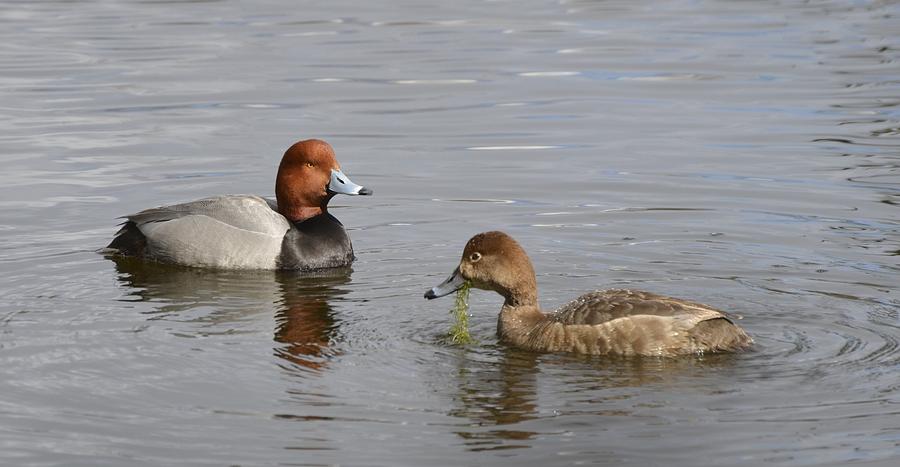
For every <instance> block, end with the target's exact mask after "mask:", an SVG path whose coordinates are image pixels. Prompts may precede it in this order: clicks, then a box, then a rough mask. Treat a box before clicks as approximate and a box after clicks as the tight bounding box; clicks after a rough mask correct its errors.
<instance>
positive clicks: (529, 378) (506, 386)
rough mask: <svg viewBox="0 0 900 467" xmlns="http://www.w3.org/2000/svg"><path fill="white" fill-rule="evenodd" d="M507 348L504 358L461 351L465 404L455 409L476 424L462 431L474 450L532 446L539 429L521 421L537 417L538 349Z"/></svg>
mask: <svg viewBox="0 0 900 467" xmlns="http://www.w3.org/2000/svg"><path fill="white" fill-rule="evenodd" d="M502 350H503V352H502V353H501V354H500V356H499V361H484V360H483V359H481V358H472V355H468V354H467V353H464V354H461V355H460V357H461V358H460V359H459V362H458V369H457V379H458V384H459V393H458V397H457V402H458V403H459V405H458V407H456V408H454V409H452V410H451V411H450V415H451V416H454V417H459V418H463V419H466V420H468V421H469V422H470V423H469V424H470V425H471V428H469V429H465V430H460V431H457V432H456V434H457V435H459V437H461V438H462V439H463V440H465V441H464V442H465V444H466V445H467V446H468V447H469V449H470V450H472V451H487V450H495V449H515V448H527V447H529V444H528V443H527V441H528V440H530V439H531V438H532V437H534V436H535V435H537V433H535V432H532V431H528V430H523V429H516V425H518V424H520V423H522V422H527V421H528V420H531V419H533V418H536V417H537V415H536V412H537V401H536V399H537V390H536V387H535V385H536V379H537V376H536V375H537V373H538V369H537V358H538V354H535V353H531V352H526V351H522V350H517V349H512V348H508V349H502Z"/></svg>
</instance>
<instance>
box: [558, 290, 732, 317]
mask: <svg viewBox="0 0 900 467" xmlns="http://www.w3.org/2000/svg"><path fill="white" fill-rule="evenodd" d="M638 315H650V316H660V317H681V316H687V315H691V316H695V317H702V318H703V319H713V318H726V319H727V318H728V316H727V315H726V314H725V313H724V312H722V311H719V310H716V309H715V308H712V307H710V306H708V305H704V304H702V303H697V302H691V301H687V300H681V299H678V298H672V297H666V296H664V295H658V294H655V293H650V292H642V291H640V290H628V289H611V290H598V291H595V292H589V293H586V294H584V295H582V296H580V297H578V298H576V299H575V300H572V301H571V302H569V303H566V304H565V305H563V306H561V307H560V308H559V309H557V310H556V311H555V312H554V313H553V314H552V317H553V320H554V321H556V322H559V323H562V324H566V325H579V324H586V325H597V324H602V323H606V322H609V321H612V320H615V319H619V318H627V317H631V316H638Z"/></svg>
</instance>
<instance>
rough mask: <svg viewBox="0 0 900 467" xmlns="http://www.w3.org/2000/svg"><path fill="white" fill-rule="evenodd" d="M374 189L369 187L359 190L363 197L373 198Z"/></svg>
mask: <svg viewBox="0 0 900 467" xmlns="http://www.w3.org/2000/svg"><path fill="white" fill-rule="evenodd" d="M372 193H373V191H372V189H371V188H368V187H362V188H360V189H359V194H360V195H362V196H372Z"/></svg>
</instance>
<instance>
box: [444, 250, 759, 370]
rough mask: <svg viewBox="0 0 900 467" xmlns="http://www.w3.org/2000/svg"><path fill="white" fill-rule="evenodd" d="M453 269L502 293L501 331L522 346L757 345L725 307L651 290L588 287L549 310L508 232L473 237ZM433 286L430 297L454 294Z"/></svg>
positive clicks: (691, 348)
mask: <svg viewBox="0 0 900 467" xmlns="http://www.w3.org/2000/svg"><path fill="white" fill-rule="evenodd" d="M454 274H459V276H461V279H465V280H469V281H471V282H472V286H474V287H477V288H480V289H486V290H494V291H496V292H497V293H499V294H500V295H502V296H503V297H504V299H505V301H504V303H503V307H502V308H501V310H500V317H499V319H498V321H497V334H498V335H499V337H500V339H501V340H502V341H503V342H506V343H508V344H511V345H514V346H516V347H521V348H524V349H529V350H534V351H540V352H560V351H562V352H576V353H585V354H595V355H625V356H629V355H645V356H676V355H685V354H698V353H704V352H730V351H738V350H743V349H746V348H748V347H749V346H750V345H751V344H752V343H753V340H752V339H751V338H750V336H748V335H747V334H746V333H745V332H744V331H743V330H742V329H741V328H740V327H738V326H737V325H735V324H734V322H733V321H732V318H731V317H729V316H728V315H727V314H726V313H724V312H722V311H719V310H716V309H714V308H712V307H709V306H707V305H703V304H701V303H696V302H691V301H688V300H681V299H678V298H672V297H666V296H662V295H657V294H653V293H650V292H641V291H635V290H624V289H612V290H603V291H595V292H590V293H587V294H584V295H582V296H580V297H578V298H577V299H575V300H573V301H571V302H569V303H566V304H565V305H563V306H561V307H560V308H559V309H557V310H556V311H554V312H552V313H547V314H545V313H543V312H541V311H540V309H539V308H538V304H537V280H536V278H535V274H534V269H533V267H532V265H531V261H530V260H529V259H528V255H527V254H526V253H525V251H524V250H523V249H522V247H521V246H519V244H518V243H517V242H516V241H515V240H513V238H512V237H510V236H509V235H507V234H505V233H503V232H484V233H480V234H478V235H476V236H474V237H472V239H471V240H469V242H468V243H467V244H466V247H465V250H464V251H463V255H462V259H461V260H460V264H459V268H458V270H457V271H455V272H454ZM451 279H453V276H451ZM461 279H460V280H461ZM448 282H450V280H448ZM436 291H437V288H435V289H432V291H430V292H429V294H426V297H428V298H435V297H437V296H440V295H441V294H446V293H449V292H447V291H445V290H440V291H437V292H436ZM451 291H452V290H451Z"/></svg>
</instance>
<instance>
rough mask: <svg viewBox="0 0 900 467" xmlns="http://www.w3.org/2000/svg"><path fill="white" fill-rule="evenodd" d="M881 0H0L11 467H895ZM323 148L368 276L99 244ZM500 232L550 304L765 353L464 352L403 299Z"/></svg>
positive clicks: (888, 35)
mask: <svg viewBox="0 0 900 467" xmlns="http://www.w3.org/2000/svg"><path fill="white" fill-rule="evenodd" d="M898 59H900V6H898V5H897V4H896V3H894V2H876V1H871V2H867V1H858V2H809V3H806V2H773V1H759V2H726V1H686V0H685V1H676V2H658V3H644V2H630V1H629V2H588V1H569V2H558V1H557V2H550V1H538V0H528V1H515V2H513V1H509V2H504V1H494V2H478V1H463V2H442V3H436V2H424V1H418V0H405V1H400V2H349V1H336V2H328V4H327V5H326V4H314V3H298V2H290V1H287V0H270V1H261V2H252V3H251V2H237V1H196V2H192V1H183V2H172V1H85V2H63V1H59V2H52V1H40V2H38V1H21V2H11V1H0V148H2V152H0V154H2V155H0V160H2V164H3V170H2V172H0V284H2V285H0V294H2V295H0V464H3V465H17V466H38V465H40V466H46V465H84V466H88V465H90V466H103V465H110V466H112V465H115V466H118V465H198V466H199V465H248V466H249V465H331V464H343V465H384V466H393V465H551V464H553V465H575V464H577V465H584V464H588V465H616V466H623V465H634V466H646V465H658V464H662V463H665V464H667V465H680V466H701V465H716V466H722V465H746V466H757V465H764V464H765V465H776V466H802V465H823V464H826V465H848V464H864V465H895V464H896V462H897V458H898V457H900V416H898V415H900V383H898V381H900V380H898V378H897V374H898V370H900V348H898V342H900V330H898V327H900V298H898V284H900V281H898V279H897V277H898V271H900V222H898V203H900V171H898V167H900V165H898V163H900V60H898ZM309 137H318V138H323V139H326V140H328V141H329V142H331V143H332V145H333V146H334V147H335V149H336V151H337V154H338V159H339V160H340V161H341V163H342V165H343V167H344V169H345V170H346V172H347V174H348V175H349V176H350V177H352V178H353V180H354V181H357V182H358V183H362V184H365V185H368V186H372V187H373V188H374V189H375V196H374V197H372V198H349V197H344V198H338V199H335V200H334V203H333V207H334V209H333V212H334V213H335V215H337V216H338V217H339V218H340V219H341V220H342V221H343V222H344V224H345V225H347V226H348V227H349V228H350V229H352V231H351V236H352V238H353V242H354V245H355V247H356V250H357V255H358V257H359V259H358V261H357V262H356V263H355V264H354V265H353V268H352V271H336V272H332V273H329V274H322V275H317V276H312V277H303V276H297V275H292V274H276V273H268V272H262V273H213V272H208V271H193V270H180V269H172V268H164V267H158V266H152V265H142V264H140V263H133V262H118V263H116V262H113V261H111V260H109V259H106V258H104V257H103V256H101V255H99V254H97V253H96V250H97V249H98V248H100V247H102V246H104V245H105V244H106V243H107V242H108V241H109V239H110V238H111V236H112V235H113V233H114V232H115V229H116V227H115V224H116V222H117V221H116V219H115V217H116V216H119V215H123V214H127V213H131V212H135V211H137V210H140V209H143V208H146V207H151V206H156V205H159V204H165V203H172V202H178V201H185V200H191V199H195V198H199V197H203V196H208V195H213V194H220V193H259V194H263V195H271V193H272V192H273V183H274V182H273V180H274V174H275V168H276V167H277V163H278V161H279V159H280V157H281V154H282V152H283V151H284V149H285V148H286V147H287V146H288V145H289V144H291V143H293V142H294V141H296V140H298V139H303V138H309ZM490 229H502V230H505V231H507V232H508V233H510V234H511V235H513V236H514V237H516V238H517V239H518V240H519V241H520V242H521V243H522V244H523V245H524V246H525V248H526V250H527V251H528V252H529V253H530V255H531V257H532V259H533V261H534V263H535V267H536V270H537V273H538V282H539V287H540V298H541V303H542V304H543V305H544V306H545V307H546V308H551V309H552V308H554V307H555V306H557V305H559V304H561V303H563V302H565V301H567V300H569V299H571V298H574V297H575V296H577V295H579V294H580V293H582V292H585V291H588V290H592V289H595V288H601V287H612V286H616V287H632V288H640V289H646V290H650V291H654V292H657V293H664V294H670V295H675V296H680V297H685V298H690V299H694V300H698V301H703V302H707V303H709V304H712V305H715V306H718V307H720V308H723V309H727V310H730V311H733V312H736V313H739V314H741V315H743V316H744V319H743V321H742V322H741V325H742V326H743V327H744V328H745V329H746V330H747V331H748V332H749V333H751V334H752V335H753V336H754V338H755V339H756V341H757V345H756V348H755V349H754V351H753V352H750V353H747V354H741V355H720V356H704V357H697V358H684V359H672V360H656V359H642V360H641V359H631V360H628V359H609V358H590V357H579V356H569V355H534V354H529V353H524V352H519V351H516V350H514V349H510V348H507V347H505V346H503V345H501V344H499V343H498V342H497V340H496V337H495V336H494V334H493V332H494V328H495V323H496V314H497V311H498V310H499V306H500V300H499V297H497V296H496V295H493V294H490V293H487V292H479V291H476V292H474V293H473V294H472V313H473V315H472V318H471V323H472V333H473V335H474V336H475V337H476V338H477V339H479V344H478V345H476V346H472V347H469V348H457V347H453V346H449V345H447V344H445V343H444V341H443V340H442V334H443V333H444V332H446V330H448V329H449V327H450V322H451V317H450V316H449V315H448V313H447V310H448V309H449V307H450V306H451V305H452V299H449V298H448V299H444V300H443V301H434V302H426V301H424V300H423V299H422V293H423V292H424V291H425V290H426V289H427V288H428V287H431V286H432V285H434V284H436V283H437V282H440V281H441V280H443V279H444V278H445V277H446V275H447V274H449V272H450V271H451V270H452V268H453V267H454V265H455V263H456V261H458V255H459V254H460V252H461V249H462V246H463V244H464V243H465V241H466V240H467V239H468V238H469V237H470V236H471V235H472V234H474V233H477V232H479V231H483V230H490Z"/></svg>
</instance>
